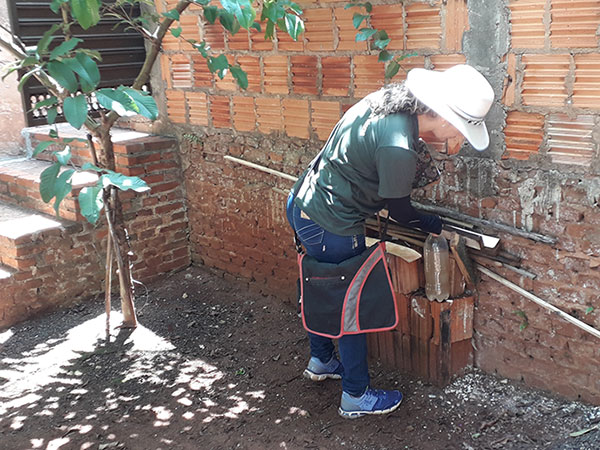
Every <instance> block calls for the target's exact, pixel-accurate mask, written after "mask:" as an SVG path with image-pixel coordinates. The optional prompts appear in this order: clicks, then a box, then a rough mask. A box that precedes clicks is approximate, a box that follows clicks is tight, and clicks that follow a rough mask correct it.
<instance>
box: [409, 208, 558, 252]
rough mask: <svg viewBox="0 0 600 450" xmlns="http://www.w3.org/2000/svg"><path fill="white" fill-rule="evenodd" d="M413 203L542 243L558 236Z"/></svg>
mask: <svg viewBox="0 0 600 450" xmlns="http://www.w3.org/2000/svg"><path fill="white" fill-rule="evenodd" d="M413 204H414V206H415V207H416V208H417V209H422V210H423V211H428V212H433V213H436V214H440V215H447V216H449V217H451V218H454V219H457V220H463V221H466V222H470V223H474V224H477V225H479V226H482V227H488V228H494V229H496V230H500V231H504V232H505V233H510V234H514V235H516V236H521V237H524V238H526V239H531V240H533V241H538V242H543V243H544V244H556V242H557V241H558V238H556V237H554V236H544V235H543V234H539V233H532V232H530V231H525V230H521V229H519V228H515V227H511V226H510V225H505V224H502V223H496V222H492V221H491V220H486V219H478V218H477V217H472V216H469V215H467V214H463V213H460V212H457V211H453V210H451V209H448V208H444V207H442V206H434V205H423V204H421V203H418V202H413Z"/></svg>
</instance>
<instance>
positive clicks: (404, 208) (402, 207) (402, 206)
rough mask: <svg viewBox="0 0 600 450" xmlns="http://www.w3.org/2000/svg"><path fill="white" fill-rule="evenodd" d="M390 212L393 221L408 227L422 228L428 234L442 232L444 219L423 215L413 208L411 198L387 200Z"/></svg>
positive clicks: (432, 215)
mask: <svg viewBox="0 0 600 450" xmlns="http://www.w3.org/2000/svg"><path fill="white" fill-rule="evenodd" d="M387 204H388V211H389V213H390V215H391V216H392V219H394V220H395V221H397V222H398V223H400V224H402V225H406V226H408V227H413V228H414V227H416V228H420V229H421V230H423V231H426V232H428V233H435V234H440V233H441V232H442V219H441V218H440V216H437V215H435V214H422V213H420V212H419V211H417V210H416V209H414V208H413V207H412V205H411V204H410V197H402V198H391V199H388V200H387Z"/></svg>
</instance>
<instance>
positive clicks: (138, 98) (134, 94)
mask: <svg viewBox="0 0 600 450" xmlns="http://www.w3.org/2000/svg"><path fill="white" fill-rule="evenodd" d="M122 90H123V92H125V93H126V94H127V95H129V96H130V97H131V99H132V100H133V102H134V103H135V104H136V106H137V107H138V110H139V113H140V114H141V115H142V116H144V117H147V118H148V119H150V120H156V118H157V117H158V106H156V102H155V101H154V99H153V98H152V96H151V95H150V94H145V93H143V92H142V91H137V90H135V89H133V88H124V89H122Z"/></svg>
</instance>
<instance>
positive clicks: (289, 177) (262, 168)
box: [223, 155, 298, 181]
mask: <svg viewBox="0 0 600 450" xmlns="http://www.w3.org/2000/svg"><path fill="white" fill-rule="evenodd" d="M223 158H225V159H228V160H229V161H233V162H236V163H238V164H241V165H243V166H248V167H252V168H253V169H257V170H260V171H261V172H266V173H270V174H271V175H276V176H278V177H280V178H285V179H286V180H290V181H297V180H298V177H295V176H293V175H288V174H287V173H283V172H280V171H278V170H274V169H269V168H268V167H265V166H261V165H260V164H254V163H251V162H249V161H244V160H243V159H239V158H235V157H233V156H229V155H225V156H223Z"/></svg>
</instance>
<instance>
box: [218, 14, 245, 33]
mask: <svg viewBox="0 0 600 450" xmlns="http://www.w3.org/2000/svg"><path fill="white" fill-rule="evenodd" d="M219 22H221V25H223V28H225V29H226V30H227V31H229V32H230V33H231V34H232V35H234V34H235V33H237V32H238V31H240V23H239V22H238V21H237V19H236V18H235V16H234V15H233V14H231V13H229V12H227V11H221V12H220V14H219Z"/></svg>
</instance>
